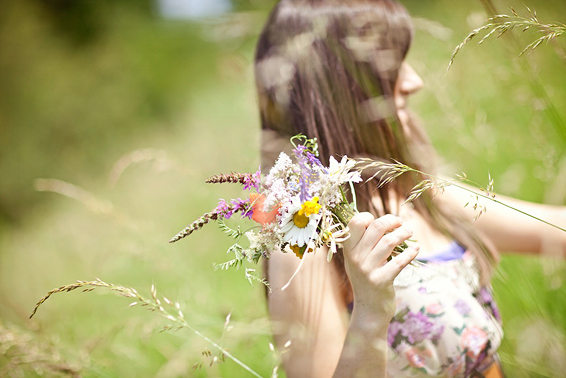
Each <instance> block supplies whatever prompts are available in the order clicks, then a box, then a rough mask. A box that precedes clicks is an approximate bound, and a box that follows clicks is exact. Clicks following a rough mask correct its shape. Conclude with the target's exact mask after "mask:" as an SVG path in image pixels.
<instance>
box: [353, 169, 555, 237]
mask: <svg viewBox="0 0 566 378" xmlns="http://www.w3.org/2000/svg"><path fill="white" fill-rule="evenodd" d="M359 162H360V168H361V169H367V168H369V169H372V170H374V171H375V174H374V176H373V177H372V178H374V177H377V176H378V175H380V176H381V177H382V179H381V181H380V184H381V185H386V184H388V183H390V182H392V181H393V180H395V179H396V178H397V177H399V176H401V175H402V174H405V173H410V172H412V173H416V174H419V175H421V176H424V177H426V178H425V179H424V180H422V181H420V182H419V183H418V184H417V185H415V186H414V187H413V189H412V190H411V191H410V193H409V196H408V197H407V199H406V200H405V203H408V202H411V201H414V200H415V199H417V198H418V197H419V196H420V195H421V194H423V193H424V192H425V191H426V190H440V191H442V190H444V188H446V187H448V186H454V187H457V188H459V189H462V190H464V191H466V192H468V193H470V194H472V195H473V196H475V197H476V203H475V204H473V205H472V207H473V208H474V210H478V209H479V213H478V214H476V217H475V219H477V218H479V216H481V215H482V214H483V213H485V211H486V208H485V206H483V205H480V204H479V203H478V199H479V197H481V198H485V199H487V200H490V201H492V202H494V203H497V204H499V205H502V206H505V207H507V208H508V209H511V210H514V211H516V212H518V213H521V214H523V215H526V216H528V217H530V218H532V219H535V220H537V221H539V222H542V223H545V224H547V225H549V226H551V227H554V228H557V229H559V230H561V231H564V232H566V229H564V228H562V227H559V226H557V225H555V224H553V223H550V222H548V221H546V220H544V219H541V218H539V217H536V216H534V215H532V214H529V213H527V212H525V211H523V210H521V209H518V208H516V207H514V206H511V205H509V204H506V203H505V202H502V201H499V200H498V199H497V198H496V195H495V193H494V190H493V179H492V178H491V175H490V176H489V183H488V184H487V186H486V187H485V188H483V187H481V186H480V185H479V184H478V183H476V182H475V181H472V180H470V179H468V177H467V176H466V174H465V173H463V174H462V175H457V176H456V177H457V180H453V179H444V178H440V177H438V176H435V175H433V174H430V173H425V172H422V171H419V170H418V169H415V168H412V167H409V166H408V165H405V164H403V163H400V162H395V163H385V162H380V161H373V160H370V159H359ZM459 182H466V183H468V184H471V185H473V186H474V187H476V188H477V189H479V190H480V192H477V191H476V190H473V189H470V188H468V187H467V186H464V185H462V184H460V183H459ZM468 205H469V202H468V203H467V204H466V205H464V207H466V206H468Z"/></svg>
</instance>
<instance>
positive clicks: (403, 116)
mask: <svg viewBox="0 0 566 378" xmlns="http://www.w3.org/2000/svg"><path fill="white" fill-rule="evenodd" d="M422 87H423V80H422V79H421V77H420V76H419V75H418V74H417V73H416V72H415V70H414V69H413V67H411V65H410V64H409V63H407V62H403V64H402V65H401V69H400V70H399V77H398V78H397V84H396V85H395V94H394V98H395V106H396V107H397V116H398V117H399V120H400V121H401V124H402V125H406V124H407V122H408V120H409V115H408V114H407V98H408V97H409V96H410V95H412V94H413V93H416V92H418V91H419V90H420V89H421V88H422Z"/></svg>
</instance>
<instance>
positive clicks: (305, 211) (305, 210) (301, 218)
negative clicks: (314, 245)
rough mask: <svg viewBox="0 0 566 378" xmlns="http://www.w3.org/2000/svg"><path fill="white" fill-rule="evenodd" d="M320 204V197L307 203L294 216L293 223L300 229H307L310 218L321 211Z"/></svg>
mask: <svg viewBox="0 0 566 378" xmlns="http://www.w3.org/2000/svg"><path fill="white" fill-rule="evenodd" d="M321 207H322V206H320V205H319V204H318V197H313V198H312V200H310V201H305V203H303V204H302V205H301V209H300V210H299V211H297V212H296V213H295V215H293V223H295V226H297V227H299V228H305V227H307V225H308V224H309V217H310V216H311V215H313V214H318V212H319V211H320V208H321Z"/></svg>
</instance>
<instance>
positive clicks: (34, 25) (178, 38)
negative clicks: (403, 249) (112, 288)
mask: <svg viewBox="0 0 566 378" xmlns="http://www.w3.org/2000/svg"><path fill="white" fill-rule="evenodd" d="M273 4H274V2H273V1H267V2H263V1H259V0H255V1H252V0H239V1H234V8H235V12H236V13H234V14H233V15H227V16H226V17H221V18H217V19H214V20H201V21H198V22H197V21H182V20H166V19H162V18H161V17H160V16H159V14H158V13H157V10H156V9H157V6H156V4H155V3H154V2H153V1H149V0H144V1H133V0H98V1H95V0H90V1H89V0H81V1H78V0H19V1H8V2H1V3H0V51H1V52H2V53H1V54H0V172H2V177H3V178H2V180H1V185H0V319H1V322H2V324H1V325H2V327H0V337H1V336H2V335H4V336H5V335H11V336H9V337H12V338H17V339H18V340H19V342H13V343H12V344H10V345H16V346H17V347H18V348H19V349H17V350H15V349H8V350H5V348H6V345H7V344H6V343H5V342H2V341H1V340H0V371H1V369H2V368H3V367H5V366H8V364H9V363H11V362H14V361H13V356H14V353H16V352H18V351H19V352H18V353H20V352H21V353H24V355H25V354H26V353H27V355H28V358H34V356H42V358H43V357H44V356H52V357H50V358H52V360H53V361H51V362H56V364H55V365H53V366H71V367H72V368H73V369H79V370H80V371H81V374H82V375H83V376H97V377H99V376H102V377H122V376H157V377H176V376H195V377H204V376H242V371H241V370H240V368H239V367H237V366H235V365H234V364H232V363H231V362H229V361H227V362H224V363H221V364H216V363H215V364H213V365H212V366H210V367H209V364H210V362H211V357H208V353H207V352H206V351H207V350H209V349H210V348H209V346H207V345H206V343H205V342H203V341H202V340H200V339H198V338H196V337H194V336H193V335H191V334H190V333H189V332H186V331H179V332H176V333H158V332H157V331H158V330H159V329H160V328H161V327H162V326H163V325H164V324H165V323H164V322H163V321H162V320H161V319H160V318H159V317H156V316H152V314H151V313H147V312H144V311H141V310H139V309H136V308H131V309H130V308H128V307H127V306H128V303H126V302H125V300H124V298H119V297H116V298H115V297H113V296H112V295H105V296H103V297H100V296H99V295H97V294H96V293H97V292H96V291H95V292H94V293H84V294H80V293H69V294H66V295H59V297H57V298H53V299H51V300H50V303H47V304H45V305H44V306H43V308H42V309H41V310H40V312H39V313H38V315H37V317H36V318H34V320H33V321H31V322H29V321H27V320H26V319H27V316H29V313H30V312H31V309H32V308H33V305H34V304H35V301H36V300H37V299H39V298H40V297H41V296H43V295H44V294H45V293H46V292H47V291H48V290H49V289H51V288H52V287H56V286H60V285H63V284H68V283H71V282H73V281H74V280H76V279H93V278H94V277H100V278H101V279H104V280H105V281H107V282H114V283H117V284H122V285H125V286H132V287H136V288H137V289H138V290H139V291H140V292H143V293H144V294H147V293H148V292H149V288H150V286H151V284H153V283H154V284H155V285H156V286H157V287H158V290H159V291H160V292H161V293H163V294H164V295H166V296H168V297H170V298H171V299H174V300H178V301H179V302H180V303H181V306H182V308H183V310H184V312H185V315H186V317H187V320H188V321H189V323H190V324H191V325H193V326H195V327H196V328H198V329H199V330H201V331H202V332H204V333H205V334H207V335H210V336H211V337H213V338H216V339H220V338H221V335H222V333H223V332H225V333H226V334H225V336H224V337H223V338H222V340H223V346H224V347H226V348H228V349H229V350H230V351H231V352H232V353H233V354H235V355H236V356H238V357H239V358H241V359H242V360H243V361H244V362H246V363H248V364H249V365H250V366H251V367H252V368H254V369H256V370H257V371H258V372H260V373H261V374H263V375H265V376H269V375H270V374H271V371H272V369H273V367H274V366H275V365H276V364H277V356H276V355H274V353H272V352H271V351H270V349H269V346H268V345H269V341H270V337H269V333H270V329H269V325H268V323H267V321H266V311H265V303H264V302H265V301H264V297H263V295H264V293H263V289H262V288H261V287H259V286H257V287H254V288H253V289H251V288H250V286H249V285H248V284H247V282H246V281H245V280H244V279H243V277H242V275H243V272H213V271H212V267H211V264H212V262H222V261H224V259H225V258H226V257H225V256H224V253H223V251H224V250H225V249H226V248H227V247H228V244H229V241H227V240H225V238H221V237H218V235H219V233H218V232H217V231H218V230H215V229H214V226H212V227H211V228H210V229H204V230H203V231H202V232H201V233H198V234H196V235H194V236H191V238H189V239H188V240H185V241H183V242H180V243H178V244H177V245H173V246H171V245H168V244H167V240H168V239H169V237H170V236H172V235H173V234H174V233H175V232H177V231H178V230H180V229H181V228H182V227H184V226H185V224H186V223H188V222H190V221H191V220H193V219H194V218H196V217H197V216H199V215H200V214H201V213H203V212H205V211H208V210H210V207H211V206H213V205H214V203H215V201H216V200H217V198H218V197H220V196H226V195H228V196H229V195H230V194H231V193H230V192H229V191H228V192H227V188H224V187H223V188H221V189H222V190H220V189H219V188H217V187H215V186H208V185H206V184H204V183H203V181H204V179H205V178H206V177H208V176H209V175H212V174H216V173H219V172H226V171H230V170H240V171H255V169H257V164H258V161H259V159H258V143H259V138H258V133H257V129H258V119H257V110H256V99H255V93H254V87H253V75H252V69H251V62H252V60H253V48H254V42H255V38H256V37H257V34H258V33H259V31H260V30H261V27H262V24H263V22H265V19H266V17H267V12H268V10H269V9H270V8H271V6H272V5H273ZM404 4H405V5H406V6H407V8H408V9H409V11H410V12H411V13H412V14H413V15H414V16H415V25H416V29H417V30H416V35H415V40H414V44H413V48H412V50H411V52H410V55H409V58H408V59H409V61H410V63H411V64H412V65H413V66H414V67H415V68H416V69H417V71H418V72H419V73H420V74H421V76H422V77H423V78H424V80H425V83H426V85H425V89H424V90H423V91H422V92H421V93H419V94H416V95H415V96H414V98H412V99H411V105H412V108H413V109H414V110H415V112H416V113H417V114H418V115H419V116H420V117H421V119H422V121H423V124H424V125H425V128H426V129H427V130H428V132H429V134H430V136H431V138H432V140H433V142H434V144H435V146H436V147H437V149H438V151H439V153H440V155H441V156H442V161H443V166H442V170H443V171H444V172H445V173H446V174H452V173H458V172H460V171H465V172H466V173H467V174H468V176H469V177H470V178H472V179H474V180H476V181H478V182H486V181H487V174H488V172H490V173H491V176H492V177H494V179H495V190H496V191H498V192H500V193H503V194H507V195H512V196H516V197H518V198H522V199H526V200H531V201H536V202H545V203H553V204H560V205H563V204H565V202H566V200H565V197H564V196H565V195H566V183H565V182H563V181H564V180H563V177H566V160H565V158H564V150H565V149H564V147H565V146H564V145H563V142H562V141H561V139H560V138H558V137H557V135H556V131H555V128H553V127H552V124H551V122H552V120H551V119H549V117H548V113H547V112H545V106H546V105H545V102H544V101H543V100H542V99H541V98H540V92H533V80H535V81H536V83H537V84H536V85H539V86H540V87H541V88H543V89H544V91H545V92H546V93H547V95H548V97H549V99H550V100H551V101H552V102H553V103H554V104H555V105H556V106H557V109H558V112H559V116H560V117H562V119H565V118H566V113H565V111H566V110H565V109H564V108H561V107H560V105H561V104H564V103H566V75H564V68H565V62H566V60H565V55H564V51H565V50H564V45H565V43H564V41H563V40H557V41H555V42H554V43H552V44H548V45H542V46H540V47H539V48H537V50H536V51H534V52H532V53H530V54H527V55H525V56H523V57H521V58H518V57H517V55H518V53H519V52H520V51H521V47H524V46H526V45H527V44H528V43H529V42H530V41H532V40H533V39H534V37H535V36H534V35H532V34H529V33H514V35H515V37H514V38H515V39H516V42H515V41H514V40H511V39H509V38H507V37H502V38H501V39H500V40H495V39H494V40H490V41H487V42H486V43H484V44H483V45H482V46H479V47H476V46H474V44H473V43H472V44H470V45H469V46H467V48H466V49H465V50H463V51H461V52H460V53H459V55H458V58H457V59H456V61H455V63H454V66H453V67H452V68H451V70H450V71H449V72H448V73H446V66H447V64H448V61H449V59H450V55H451V53H452V49H453V48H454V47H455V46H456V45H457V44H459V43H460V42H461V41H462V40H463V39H464V38H465V36H466V35H467V34H468V32H469V31H470V30H472V29H473V28H476V27H478V26H480V25H481V24H482V23H483V22H484V21H485V19H486V12H485V10H484V8H483V7H482V2H479V1H478V2H461V3H455V2H453V1H448V0H434V1H433V0H431V1H422V0H405V1H404ZM495 5H496V6H497V7H498V8H499V9H498V10H499V11H500V12H503V11H505V10H506V9H505V7H507V4H506V3H503V2H497V3H495ZM512 5H514V6H515V8H516V9H517V10H518V11H519V12H520V6H521V5H520V4H512ZM532 5H533V6H534V7H535V8H536V10H537V13H538V16H539V18H540V19H541V20H542V21H555V18H556V17H557V16H560V15H566V3H564V2H555V1H551V0H539V1H537V2H536V4H532ZM556 21H564V19H562V20H556ZM525 67H527V68H525ZM526 69H528V75H526V74H525V72H526V71H525V70H526ZM118 162H120V164H119V165H116V164H117V163H118ZM116 167H119V169H118V168H116ZM120 167H121V168H120ZM41 177H45V178H56V179H60V180H64V181H66V182H69V183H71V184H73V185H76V190H84V191H86V192H88V193H90V197H88V196H87V197H88V198H89V201H86V202H85V200H84V198H87V197H85V196H82V197H81V196H77V198H79V199H81V198H82V200H80V201H74V200H72V199H69V198H65V197H64V196H61V195H58V194H54V193H44V192H37V191H35V190H34V180H35V179H36V178H41ZM81 188H82V189H81ZM234 190H235V191H234V193H233V194H234V195H236V194H237V193H238V192H237V190H236V189H234ZM83 194H84V193H83ZM81 201H82V202H83V203H81ZM240 273H242V274H240ZM565 273H566V266H565V264H564V262H556V261H555V260H549V259H548V260H547V259H544V258H543V259H539V258H536V259H535V258H525V257H505V258H504V259H503V262H502V265H501V269H500V273H499V275H498V276H497V277H496V278H495V280H494V286H495V289H496V295H497V299H498V301H499V303H500V305H501V310H502V314H503V317H504V321H505V332H506V338H505V341H504V345H503V346H502V348H501V351H502V357H503V360H504V363H505V365H504V366H505V369H506V372H507V374H508V376H512V377H539V376H540V377H544V376H556V375H555V374H556V373H557V372H561V371H564V365H563V361H562V358H560V356H563V355H564V350H565V335H566V320H565V319H564V316H563V314H564V313H565V311H566V308H565V306H566V299H565V298H566V295H565V294H566V285H564V283H563V277H565V276H566V275H565ZM229 313H231V314H232V316H231V323H230V325H231V326H233V328H232V329H231V330H230V331H226V329H225V319H226V316H227V315H228V314H229ZM2 340H4V339H2ZM38 350H39V352H38ZM26 351H27V352H26ZM202 352H205V353H204V354H202ZM20 357H21V356H20ZM24 357H25V356H24ZM10 361H11V362H10ZM17 361H19V360H17ZM199 364H201V365H202V367H201V368H200V369H198V368H197V369H196V370H193V365H197V366H198V365H199ZM18 366H20V368H21V371H22V372H24V373H25V375H26V376H35V375H39V374H40V373H44V374H46V375H50V374H59V373H61V372H59V373H57V372H53V371H49V370H48V369H46V368H45V367H43V368H42V367H41V366H40V367H39V368H36V366H33V365H32V364H20V365H18ZM42 369H43V370H42ZM13 373H14V376H17V375H16V373H17V372H16V371H14V372H13ZM61 374H63V373H61Z"/></svg>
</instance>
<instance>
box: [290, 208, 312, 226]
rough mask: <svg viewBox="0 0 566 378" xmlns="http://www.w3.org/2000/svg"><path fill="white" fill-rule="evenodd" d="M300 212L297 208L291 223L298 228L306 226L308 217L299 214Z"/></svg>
mask: <svg viewBox="0 0 566 378" xmlns="http://www.w3.org/2000/svg"><path fill="white" fill-rule="evenodd" d="M301 212H302V210H299V211H297V212H296V213H295V215H293V223H295V226H297V227H299V228H305V227H307V224H309V217H307V216H306V215H304V214H301Z"/></svg>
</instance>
